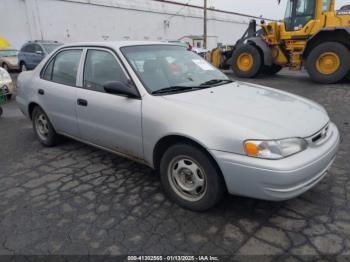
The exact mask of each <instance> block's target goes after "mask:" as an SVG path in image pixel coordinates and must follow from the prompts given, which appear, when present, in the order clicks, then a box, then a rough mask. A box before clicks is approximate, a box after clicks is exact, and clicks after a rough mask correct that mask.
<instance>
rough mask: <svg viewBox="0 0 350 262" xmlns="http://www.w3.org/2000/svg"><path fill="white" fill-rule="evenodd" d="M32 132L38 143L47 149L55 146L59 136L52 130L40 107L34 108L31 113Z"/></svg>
mask: <svg viewBox="0 0 350 262" xmlns="http://www.w3.org/2000/svg"><path fill="white" fill-rule="evenodd" d="M32 123H33V129H34V132H35V134H36V136H37V138H38V139H39V141H40V143H41V144H43V145H44V146H47V147H52V146H55V145H57V143H58V140H59V136H58V134H57V133H56V131H55V129H54V128H53V126H52V124H51V122H50V119H49V118H48V117H47V115H46V114H45V112H44V111H43V110H42V109H41V108H40V107H38V106H37V107H35V108H34V110H33V113H32Z"/></svg>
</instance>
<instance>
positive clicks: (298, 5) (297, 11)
mask: <svg viewBox="0 0 350 262" xmlns="http://www.w3.org/2000/svg"><path fill="white" fill-rule="evenodd" d="M315 11H316V6H315V1H314V0H289V1H288V4H287V9H286V13H285V17H284V22H285V25H286V30H287V31H297V30H300V29H302V28H303V27H304V26H305V25H306V24H307V23H308V22H309V21H310V20H312V19H313V18H314V17H315Z"/></svg>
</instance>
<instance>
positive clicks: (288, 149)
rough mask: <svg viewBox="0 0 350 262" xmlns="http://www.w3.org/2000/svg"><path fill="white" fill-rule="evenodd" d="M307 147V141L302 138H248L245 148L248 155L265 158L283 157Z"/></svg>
mask: <svg viewBox="0 0 350 262" xmlns="http://www.w3.org/2000/svg"><path fill="white" fill-rule="evenodd" d="M306 148H307V142H306V141H305V140H304V139H302V138H288V139H281V140H247V141H245V142H244V150H245V152H246V154H247V155H248V156H251V157H257V158H264V159H281V158H285V157H288V156H291V155H294V154H296V153H298V152H301V151H303V150H305V149H306Z"/></svg>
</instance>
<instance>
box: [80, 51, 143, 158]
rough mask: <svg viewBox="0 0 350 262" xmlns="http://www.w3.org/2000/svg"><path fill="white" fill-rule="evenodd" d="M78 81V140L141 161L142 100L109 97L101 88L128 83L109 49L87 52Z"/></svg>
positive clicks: (117, 96) (115, 96) (115, 57)
mask: <svg viewBox="0 0 350 262" xmlns="http://www.w3.org/2000/svg"><path fill="white" fill-rule="evenodd" d="M81 78H82V83H81V84H82V86H83V88H80V89H78V91H77V92H78V93H77V104H78V106H77V117H78V123H79V130H80V134H81V137H82V138H83V139H84V140H86V141H88V142H90V143H93V144H96V145H99V146H103V147H106V148H108V149H111V150H113V151H117V152H119V153H122V154H125V155H127V156H130V157H134V158H138V159H139V158H143V150H142V130H141V100H140V99H133V98H127V97H123V96H120V95H116V94H109V93H106V92H105V90H104V88H103V85H104V84H105V83H106V82H109V81H120V82H123V83H127V82H129V81H131V80H130V78H129V76H128V74H127V73H126V71H125V70H124V68H123V66H122V64H121V63H120V61H119V59H118V57H117V56H116V55H115V54H114V52H112V51H110V50H108V49H102V48H91V49H87V50H86V54H85V63H84V71H83V74H82V76H81ZM135 88H136V87H135Z"/></svg>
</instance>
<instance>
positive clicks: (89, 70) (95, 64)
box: [84, 50, 127, 92]
mask: <svg viewBox="0 0 350 262" xmlns="http://www.w3.org/2000/svg"><path fill="white" fill-rule="evenodd" d="M110 81H120V82H123V83H127V77H126V75H125V74H124V71H123V69H122V67H121V66H120V64H119V63H118V61H117V60H116V58H115V57H114V56H113V55H112V54H111V53H109V52H107V51H102V50H89V51H88V52H87V55H86V60H85V67H84V88H86V89H90V90H93V91H100V92H104V88H103V85H104V84H105V83H107V82H110Z"/></svg>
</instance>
